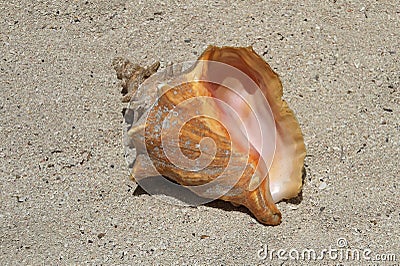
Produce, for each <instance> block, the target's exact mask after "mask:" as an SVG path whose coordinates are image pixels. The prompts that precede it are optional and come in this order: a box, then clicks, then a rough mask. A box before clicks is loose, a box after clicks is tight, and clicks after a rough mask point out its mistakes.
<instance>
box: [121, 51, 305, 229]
mask: <svg viewBox="0 0 400 266" xmlns="http://www.w3.org/2000/svg"><path fill="white" fill-rule="evenodd" d="M131 66H132V64H131V63H130V62H129V61H127V60H123V59H121V58H118V59H116V60H115V61H114V68H115V69H116V71H117V74H118V78H119V79H122V81H123V84H124V90H125V91H131V94H132V97H131V100H130V103H129V105H128V108H127V109H126V111H125V116H124V117H125V128H124V130H125V133H126V134H125V138H124V145H125V148H126V155H127V159H128V162H129V164H130V167H131V168H132V172H131V176H132V178H133V179H134V180H136V181H137V182H138V183H139V185H141V186H142V185H143V186H145V182H143V181H144V180H146V178H147V177H152V176H159V177H161V176H163V177H166V178H168V179H165V178H161V179H158V180H163V181H159V182H164V183H165V182H167V183H168V182H169V183H170V184H173V186H178V185H177V184H179V185H180V186H185V187H186V188H188V189H189V191H191V193H189V194H192V196H189V197H186V200H187V201H188V202H189V203H190V204H196V203H203V202H200V201H199V200H198V199H207V200H209V201H211V200H213V199H217V198H219V199H222V200H225V201H229V202H231V203H233V204H234V205H244V206H246V207H247V208H248V209H249V210H250V211H251V212H252V213H253V214H254V216H255V217H256V218H257V220H258V221H260V222H261V223H264V224H268V225H277V224H279V223H280V222H281V213H280V212H279V210H278V208H277V207H276V205H275V203H276V202H278V201H281V200H283V199H290V198H293V197H296V196H297V195H298V194H299V192H300V190H301V187H302V173H303V164H304V157H305V153H306V151H305V145H304V140H303V136H302V133H301V130H300V127H299V124H298V122H297V120H296V118H295V116H294V114H293V112H292V110H290V109H289V107H288V105H287V103H286V102H285V101H284V100H282V85H281V82H280V80H279V77H278V75H277V74H276V73H275V72H274V71H273V70H272V69H271V67H270V66H269V65H268V64H267V63H266V62H265V61H264V60H263V59H262V58H261V57H260V56H259V55H257V54H256V53H255V52H254V50H253V49H252V48H251V47H247V48H242V47H240V48H235V47H222V48H219V47H215V46H209V47H208V48H207V49H206V50H205V51H204V52H203V54H202V55H201V56H200V57H199V59H198V60H197V61H196V62H194V64H193V65H192V66H191V67H189V68H187V69H186V70H182V68H183V69H184V68H185V67H184V66H183V67H182V66H171V65H170V66H168V67H167V68H166V70H165V71H164V72H157V73H156V74H154V75H152V76H150V77H149V78H148V79H146V80H145V81H144V82H143V83H142V84H141V85H139V86H135V87H132V85H129V84H135V82H133V79H134V78H135V77H137V75H136V74H133V72H132V71H127V69H129V68H130V67H131ZM131 68H132V67H131ZM157 68H158V65H157ZM144 70H146V69H144ZM154 71H155V70H154ZM147 76H148V74H147ZM129 86H131V87H129ZM168 180H171V181H173V182H174V183H173V182H170V181H168ZM160 184H161V183H160ZM152 186H157V183H156V184H154V183H153V185H152ZM148 189H150V190H151V189H152V188H151V187H150V188H148V187H147V188H146V187H145V190H147V191H148ZM148 192H149V191H148ZM179 193H180V192H179ZM197 196H198V198H196V197H197Z"/></svg>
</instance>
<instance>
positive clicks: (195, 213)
mask: <svg viewBox="0 0 400 266" xmlns="http://www.w3.org/2000/svg"><path fill="white" fill-rule="evenodd" d="M0 14H1V18H0V54H1V60H0V68H1V76H0V96H1V97H0V139H1V146H0V173H1V174H0V264H1V265H26V264H30V265H71V264H79V265H81V264H85V263H89V264H96V265H111V264H116V265H121V264H130V265H339V264H340V265H398V264H399V263H400V237H399V236H400V201H399V198H400V174H399V172H400V164H399V160H400V158H399V153H400V115H399V114H400V8H399V5H398V2H397V1H341V0H337V1H336V0H334V1H319V2H318V1H299V2H298V3H297V2H293V3H281V2H280V1H227V2H222V1H221V2H219V1H204V2H202V1H196V2H195V3H193V2H189V1H188V2H183V1H162V2H161V1H160V2H158V1H140V2H137V1H136V2H132V1H113V0H112V1H3V2H2V3H1V5H0ZM209 44H213V45H218V46H225V45H228V46H250V45H251V46H253V47H254V50H255V51H256V52H257V53H258V54H260V55H262V56H263V58H264V59H265V60H266V61H267V62H268V63H269V64H270V65H271V67H272V68H273V69H274V70H275V71H276V72H277V73H279V75H280V77H281V80H282V83H283V86H284V98H285V100H286V101H287V102H288V103H289V105H290V107H291V108H292V109H293V110H294V111H295V113H296V116H297V118H298V120H299V123H300V126H301V129H302V131H303V134H304V139H305V143H306V146H307V157H306V160H305V167H306V170H307V176H306V178H305V183H304V188H303V193H302V195H303V199H302V201H301V202H300V204H292V203H288V202H281V203H279V204H278V208H279V209H280V210H281V212H282V223H281V224H280V225H279V226H264V225H262V224H260V223H258V222H257V221H256V220H255V219H254V218H253V217H252V215H251V214H250V213H249V212H247V211H246V210H245V209H244V208H235V207H233V206H230V205H229V204H226V203H224V202H219V201H217V202H213V203H211V204H207V205H205V206H199V207H196V208H189V207H179V206H175V205H171V204H166V203H165V202H163V201H160V200H159V199H157V198H156V197H154V196H151V195H148V194H146V193H143V192H141V191H140V189H138V188H137V186H136V184H135V183H134V182H133V181H131V180H130V179H129V171H128V168H127V164H126V163H125V159H124V156H123V154H124V152H123V147H122V141H121V140H122V119H123V117H122V114H121V110H122V107H123V105H122V103H121V102H120V97H121V94H120V88H119V82H118V80H117V78H116V75H115V71H114V69H113V68H112V66H111V63H112V60H113V58H114V57H115V56H124V57H127V58H129V59H130V60H131V61H134V62H137V63H139V64H143V65H146V64H150V63H153V62H154V61H156V60H159V61H160V62H161V68H164V67H165V66H166V64H167V63H168V62H181V61H185V60H195V59H196V58H197V57H198V56H199V55H200V54H201V52H202V51H203V50H204V49H205V48H206V47H207V46H208V45H209ZM313 252H315V254H313ZM349 252H350V255H348V256H346V254H349ZM357 254H358V255H359V257H358V256H357ZM303 255H304V256H303Z"/></svg>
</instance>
